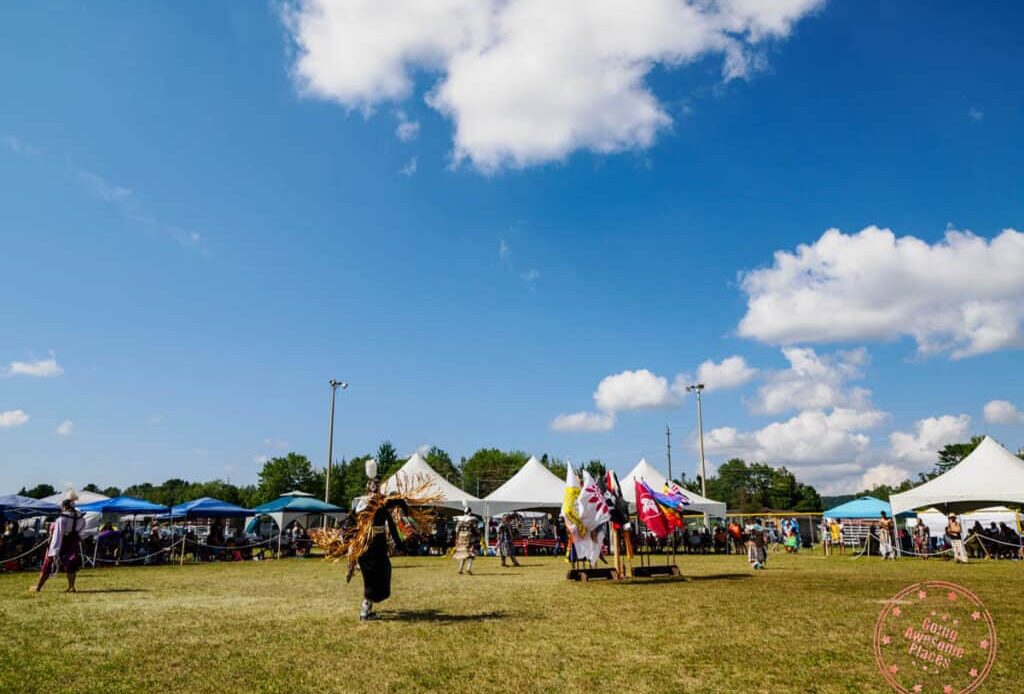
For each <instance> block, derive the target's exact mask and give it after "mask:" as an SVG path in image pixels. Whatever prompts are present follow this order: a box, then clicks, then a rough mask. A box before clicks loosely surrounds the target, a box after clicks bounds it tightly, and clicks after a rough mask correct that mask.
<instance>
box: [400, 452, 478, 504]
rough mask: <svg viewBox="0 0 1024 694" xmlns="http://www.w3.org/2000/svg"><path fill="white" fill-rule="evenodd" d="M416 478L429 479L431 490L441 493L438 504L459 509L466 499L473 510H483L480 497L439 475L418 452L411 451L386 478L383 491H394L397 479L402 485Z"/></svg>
mask: <svg viewBox="0 0 1024 694" xmlns="http://www.w3.org/2000/svg"><path fill="white" fill-rule="evenodd" d="M417 478H420V479H427V480H430V482H431V484H430V487H431V491H432V492H436V493H438V494H440V495H441V501H439V502H438V504H437V505H438V506H441V507H443V508H450V509H453V510H456V511H461V510H462V502H463V501H466V502H468V503H469V504H470V506H471V507H472V508H473V510H474V511H477V512H479V511H482V510H483V503H482V500H481V499H478V498H477V497H475V496H473V495H472V494H469V493H467V492H464V491H462V490H461V489H459V488H458V487H456V486H455V485H454V484H452V483H451V482H449V481H448V480H446V479H445V478H444V477H441V475H439V474H438V473H437V471H436V470H434V468H432V467H430V465H428V464H427V461H426V460H424V459H423V456H421V455H420V454H419V453H413V454H412V457H410V458H409V460H408V461H406V463H405V465H403V466H402V467H400V468H398V470H397V471H396V472H395V474H393V475H392V476H391V477H389V478H388V479H387V481H386V482H385V483H384V493H385V494H389V493H391V492H394V491H396V490H397V488H398V480H402V482H403V484H404V485H406V486H409V485H411V484H412V483H413V482H414V480H415V479H417Z"/></svg>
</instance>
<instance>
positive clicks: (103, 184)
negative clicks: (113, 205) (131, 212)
mask: <svg viewBox="0 0 1024 694" xmlns="http://www.w3.org/2000/svg"><path fill="white" fill-rule="evenodd" d="M78 177H79V178H80V179H81V180H82V183H84V184H85V186H86V187H87V188H88V189H89V190H91V191H92V193H93V195H95V196H96V197H98V198H101V199H103V200H106V201H107V202H120V201H122V200H126V199H128V198H129V197H131V194H132V191H131V190H130V189H129V188H125V187H124V186H119V185H117V184H116V183H111V182H110V181H108V180H107V179H105V178H103V177H102V176H100V175H98V174H94V173H93V172H92V171H86V170H84V169H81V170H79V171H78Z"/></svg>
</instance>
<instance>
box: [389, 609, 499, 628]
mask: <svg viewBox="0 0 1024 694" xmlns="http://www.w3.org/2000/svg"><path fill="white" fill-rule="evenodd" d="M506 616H507V615H506V614H505V613H504V612H502V611H500V610H499V611H495V612H479V613H476V614H450V613H448V612H442V611H440V610H434V609H427V610H397V611H395V612H381V613H380V617H381V620H383V621H388V622H390V621H395V622H434V623H435V624H456V623H458V622H484V621H489V620H492V619H504V618H505V617H506Z"/></svg>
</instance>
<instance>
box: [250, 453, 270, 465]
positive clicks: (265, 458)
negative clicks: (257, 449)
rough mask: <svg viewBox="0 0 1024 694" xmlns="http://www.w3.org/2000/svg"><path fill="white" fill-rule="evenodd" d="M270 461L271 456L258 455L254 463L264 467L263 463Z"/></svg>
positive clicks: (253, 460)
mask: <svg viewBox="0 0 1024 694" xmlns="http://www.w3.org/2000/svg"><path fill="white" fill-rule="evenodd" d="M269 460H270V456H266V455H258V456H256V457H254V458H253V459H252V462H254V463H256V464H257V465H263V463H266V462H267V461H269Z"/></svg>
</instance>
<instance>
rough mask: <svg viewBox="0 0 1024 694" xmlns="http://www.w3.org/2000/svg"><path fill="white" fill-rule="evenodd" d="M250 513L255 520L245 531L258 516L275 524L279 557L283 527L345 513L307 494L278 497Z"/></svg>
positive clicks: (299, 493)
mask: <svg viewBox="0 0 1024 694" xmlns="http://www.w3.org/2000/svg"><path fill="white" fill-rule="evenodd" d="M252 512H253V513H254V514H255V515H256V518H254V519H253V522H251V523H250V524H249V527H248V528H247V530H249V529H251V528H252V527H253V525H254V524H255V522H256V519H257V518H259V516H269V517H271V518H273V519H274V522H275V523H277V553H278V556H280V554H281V535H282V534H283V533H284V529H285V527H286V526H288V525H291V523H292V522H293V521H300V525H301V524H303V522H304V521H305V520H306V519H307V518H308V517H309V516H330V517H331V518H335V519H338V518H341V516H342V515H343V514H344V513H345V510H344V509H343V508H341V507H340V506H335V505H334V504H328V503H326V502H323V501H320V500H319V499H316V498H313V497H312V496H311V495H309V494H304V493H302V492H292V493H290V494H285V495H283V496H280V497H278V498H276V499H274V500H273V501H268V502H267V503H265V504H260V505H259V506H257V507H256V508H254V509H253V510H252Z"/></svg>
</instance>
